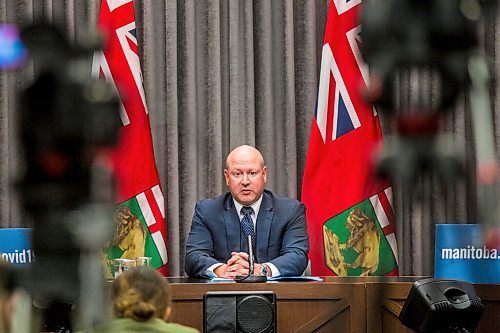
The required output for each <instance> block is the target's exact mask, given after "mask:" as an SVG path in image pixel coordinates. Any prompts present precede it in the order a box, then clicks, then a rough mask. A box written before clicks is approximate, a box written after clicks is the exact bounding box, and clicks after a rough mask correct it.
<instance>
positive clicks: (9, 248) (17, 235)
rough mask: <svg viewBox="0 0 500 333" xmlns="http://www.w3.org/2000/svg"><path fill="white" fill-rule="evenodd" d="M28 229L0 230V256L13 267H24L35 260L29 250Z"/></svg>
mask: <svg viewBox="0 0 500 333" xmlns="http://www.w3.org/2000/svg"><path fill="white" fill-rule="evenodd" d="M31 232H32V229H30V228H2V229H0V256H1V257H2V259H4V260H6V261H8V262H11V263H12V264H14V265H26V264H30V263H32V262H33V261H34V260H35V256H34V255H33V251H32V249H31Z"/></svg>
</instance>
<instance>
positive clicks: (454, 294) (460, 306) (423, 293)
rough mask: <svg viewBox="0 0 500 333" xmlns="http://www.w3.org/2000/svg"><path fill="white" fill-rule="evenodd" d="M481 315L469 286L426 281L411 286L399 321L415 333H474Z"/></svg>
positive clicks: (480, 306) (476, 299)
mask: <svg viewBox="0 0 500 333" xmlns="http://www.w3.org/2000/svg"><path fill="white" fill-rule="evenodd" d="M483 311H484V305H483V303H482V302H481V299H480V298H479V296H477V294H476V290H475V289H474V286H473V285H472V284H470V283H468V282H464V281H459V280H439V279H434V278H428V279H423V280H419V281H416V282H415V283H414V284H413V286H412V288H411V290H410V293H409V294H408V297H407V299H406V302H405V304H404V306H403V309H402V310H401V313H400V314H399V319H400V320H401V322H402V323H403V324H404V325H405V326H407V327H409V328H411V329H412V330H414V331H416V332H418V333H436V332H438V333H455V332H460V333H461V332H464V333H465V332H466V333H473V332H474V331H475V330H476V327H477V325H478V323H479V320H480V319H481V316H482V314H483Z"/></svg>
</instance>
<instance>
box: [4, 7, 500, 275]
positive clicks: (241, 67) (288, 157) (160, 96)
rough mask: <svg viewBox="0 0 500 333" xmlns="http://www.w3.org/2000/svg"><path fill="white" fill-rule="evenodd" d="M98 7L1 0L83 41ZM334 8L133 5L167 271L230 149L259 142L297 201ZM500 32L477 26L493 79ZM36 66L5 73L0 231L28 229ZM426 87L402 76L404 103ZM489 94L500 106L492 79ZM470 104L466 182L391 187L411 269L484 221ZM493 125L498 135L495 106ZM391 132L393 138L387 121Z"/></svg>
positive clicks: (458, 126) (10, 14) (457, 112)
mask: <svg viewBox="0 0 500 333" xmlns="http://www.w3.org/2000/svg"><path fill="white" fill-rule="evenodd" d="M99 4H100V0H75V1H71V0H17V1H11V0H0V21H1V22H9V23H16V24H21V25H23V24H29V23H31V22H33V21H36V20H42V19H46V20H49V21H52V22H54V23H56V24H58V25H60V26H61V27H63V28H64V29H65V31H66V32H67V33H68V34H69V36H70V38H71V39H72V40H74V41H76V42H78V41H81V40H82V39H83V38H85V35H86V33H87V31H88V30H89V29H95V27H96V22H97V15H98V12H99ZM327 10H328V0H294V1H289V0H272V1H271V0H255V1H252V0H207V1H201V0H199V1H195V0H178V1H174V0H161V1H160V0H150V1H148V0H142V1H136V23H137V32H138V39H139V44H140V55H141V61H142V70H143V74H144V82H145V90H146V98H147V102H148V107H149V114H150V121H151V127H152V132H153V140H154V148H155V154H156V161H157V166H158V170H159V174H160V178H161V182H162V186H163V189H164V193H165V199H166V207H167V228H168V240H167V241H168V251H169V271H170V274H171V275H182V274H183V273H184V269H183V266H184V246H185V240H186V237H187V235H188V233H189V227H190V224H191V216H192V213H193V209H194V204H195V202H196V201H197V200H199V199H201V198H205V197H211V196H216V195H218V194H220V193H221V192H222V191H224V190H225V183H224V178H223V173H222V170H223V167H224V163H225V156H226V154H227V153H228V152H229V150H230V149H231V148H233V147H235V146H237V145H240V144H243V143H248V144H252V145H256V146H257V147H258V148H259V149H260V150H261V151H262V153H263V155H264V158H265V161H266V164H267V166H268V168H269V182H268V188H269V189H271V190H273V191H275V192H276V193H277V194H279V195H282V196H290V197H297V198H299V199H300V192H301V181H302V174H303V171H304V164H305V158H306V154H307V146H308V141H309V131H310V127H311V120H312V117H313V113H314V107H315V103H316V92H317V84H318V79H319V64H320V54H321V47H322V40H323V34H324V28H325V23H326V17H327ZM499 30H500V27H499V23H498V15H495V16H492V18H491V19H490V20H487V21H486V22H484V21H483V22H482V23H481V36H480V37H481V39H482V41H483V42H482V49H483V50H484V51H485V52H486V54H487V55H488V56H489V57H490V60H491V69H492V75H494V76H495V75H496V77H498V75H499V74H500V73H499V70H500V69H499V68H500V66H499V63H500V62H499V45H498V43H499V42H498V40H499ZM33 73H34V68H33V66H27V67H25V68H23V69H22V70H17V71H11V72H2V73H0V227H18V226H30V225H27V222H26V221H25V219H24V218H23V213H22V211H21V209H20V208H19V204H18V200H17V196H16V193H15V191H14V190H13V188H12V186H11V184H12V182H13V181H14V180H15V179H16V174H17V171H18V170H19V168H20V167H21V166H22V163H21V161H19V160H18V152H19V149H20V147H19V145H18V143H17V140H16V133H15V113H16V102H15V96H16V95H15V94H16V91H17V90H18V89H20V88H22V87H23V86H25V85H26V84H27V83H29V80H30V79H31V78H32V77H33ZM421 89H427V90H428V89H433V80H432V78H429V77H425V76H421V75H418V74H412V73H410V74H409V75H407V76H405V78H404V79H402V80H401V92H400V98H401V99H408V100H411V99H412V98H418V96H419V91H420V90H421ZM491 95H492V97H493V98H492V108H493V110H495V111H498V107H499V105H500V104H499V97H498V96H499V91H498V83H497V81H496V80H494V84H493V88H492V90H491ZM468 103H469V100H468V98H467V95H466V94H463V95H461V96H459V98H458V102H457V105H456V107H455V109H454V110H452V112H450V114H449V115H448V117H447V126H446V129H447V130H448V131H449V132H450V133H451V135H452V137H453V139H454V142H455V144H456V146H457V147H458V148H460V149H462V150H463V151H464V152H465V155H466V157H467V162H466V170H467V176H468V177H467V178H463V179H459V180H457V181H456V182H454V183H453V185H452V186H451V187H450V188H448V189H446V190H442V189H441V188H442V187H441V184H440V180H439V179H437V177H435V176H430V177H424V178H422V179H419V180H418V181H417V182H416V184H415V186H412V188H403V186H401V185H399V184H397V183H396V184H394V190H395V201H394V206H395V209H396V215H397V237H398V245H399V265H400V271H401V273H402V274H404V275H431V274H432V272H433V256H434V252H433V242H434V236H433V235H434V225H435V224H436V223H474V222H476V218H475V214H476V209H475V207H476V195H475V191H476V190H475V188H476V187H475V182H474V174H475V149H474V142H473V136H472V127H471V116H470V114H469V111H470V109H469V106H468ZM382 121H383V122H385V121H387V122H388V120H386V119H385V118H384V117H382ZM492 121H493V123H494V125H495V131H496V132H495V136H496V137H497V138H498V136H499V129H498V128H497V127H498V126H497V125H498V124H500V115H499V114H498V112H495V113H494V117H493V119H492ZM383 127H384V128H385V132H386V134H388V135H389V134H390V129H389V126H388V125H386V124H385V123H383ZM497 148H498V144H497ZM497 150H498V149H497ZM347 158H352V157H347ZM410 194H411V196H410ZM419 196H420V197H421V198H422V199H421V200H416V199H415V198H416V197H419Z"/></svg>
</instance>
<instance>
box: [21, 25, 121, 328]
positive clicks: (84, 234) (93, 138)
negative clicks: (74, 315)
mask: <svg viewBox="0 0 500 333" xmlns="http://www.w3.org/2000/svg"><path fill="white" fill-rule="evenodd" d="M21 40H22V42H23V43H24V45H25V46H26V49H27V50H28V54H29V56H30V58H31V59H32V60H33V63H34V69H35V79H34V81H33V83H32V84H31V85H30V86H28V87H27V88H26V89H24V90H23V91H21V92H20V94H19V104H20V112H19V119H18V124H19V134H20V142H21V148H22V153H23V154H22V161H23V162H24V170H23V172H22V173H21V176H20V181H19V182H18V184H17V186H18V189H19V192H20V196H21V201H22V204H23V208H24V209H25V211H26V212H27V213H28V215H29V217H30V218H31V219H32V220H33V224H34V230H33V239H32V246H33V251H34V253H35V255H36V260H35V262H34V264H33V266H32V270H31V274H30V279H29V280H28V281H29V282H28V288H29V290H30V291H31V294H32V295H33V297H34V298H35V299H40V300H41V301H42V302H46V301H48V302H49V303H48V305H47V307H48V309H47V313H51V312H52V310H53V309H51V307H53V308H58V307H61V306H66V305H65V304H68V303H70V304H75V303H77V304H78V306H77V307H78V308H79V309H80V311H81V317H82V318H80V319H81V320H82V321H83V322H86V323H84V324H83V325H84V327H83V328H85V329H87V328H89V327H88V326H89V325H91V322H92V321H96V320H98V319H97V318H96V317H98V316H103V315H105V313H106V312H105V310H104V308H103V307H104V302H101V304H100V305H99V304H97V303H98V302H97V301H96V299H98V298H100V297H102V296H103V295H102V294H103V293H102V285H101V282H100V280H102V277H103V275H102V265H101V256H100V254H101V251H102V249H103V248H104V245H105V242H106V241H107V240H109V239H110V238H111V236H112V223H110V221H111V216H112V210H113V204H114V191H113V188H114V185H113V181H112V169H111V168H110V167H109V165H106V161H105V160H106V158H107V156H108V155H107V154H106V152H109V150H110V149H111V148H112V147H113V146H114V145H115V143H116V141H117V137H118V129H119V128H120V126H121V124H120V120H119V116H118V114H119V113H118V108H119V101H118V98H117V96H116V94H115V92H114V90H113V89H111V88H110V87H109V86H108V85H106V83H105V82H103V81H100V80H98V79H97V78H96V79H92V78H91V63H92V55H93V51H94V50H95V49H97V48H100V47H101V45H100V39H99V38H97V36H96V37H95V38H93V39H92V38H90V39H88V41H90V42H89V43H88V45H83V44H79V45H72V44H71V43H70V42H69V41H68V40H67V38H66V36H65V35H64V34H63V33H62V32H61V31H60V30H59V29H57V28H56V27H55V26H53V25H49V24H35V25H32V26H29V27H27V28H25V29H23V30H22V32H21ZM81 290H83V291H84V292H80V291H81ZM92 303H94V304H92ZM98 312H100V313H98ZM62 319H64V322H70V321H69V320H68V321H66V319H68V318H61V320H62ZM60 329H61V331H64V330H68V329H69V330H71V328H67V327H63V328H60Z"/></svg>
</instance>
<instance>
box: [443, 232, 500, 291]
mask: <svg viewBox="0 0 500 333" xmlns="http://www.w3.org/2000/svg"><path fill="white" fill-rule="evenodd" d="M434 277H435V278H438V279H442V278H448V279H457V280H462V281H466V282H470V283H500V251H498V250H497V249H490V248H488V247H486V245H485V242H484V230H483V226H482V225H479V224H438V225H436V253H435V263H434Z"/></svg>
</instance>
